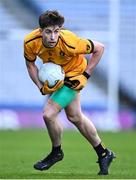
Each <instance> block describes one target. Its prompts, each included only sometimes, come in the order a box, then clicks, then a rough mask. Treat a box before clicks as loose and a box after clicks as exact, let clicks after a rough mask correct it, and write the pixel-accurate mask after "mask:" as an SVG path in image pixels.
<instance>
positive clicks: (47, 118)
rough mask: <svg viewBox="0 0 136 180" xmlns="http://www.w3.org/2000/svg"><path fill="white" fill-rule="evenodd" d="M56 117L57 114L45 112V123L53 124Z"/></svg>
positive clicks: (49, 111)
mask: <svg viewBox="0 0 136 180" xmlns="http://www.w3.org/2000/svg"><path fill="white" fill-rule="evenodd" d="M54 117H55V113H54V112H53V111H52V110H46V109H45V110H44V112H43V119H44V122H45V123H48V122H52V121H53V119H54Z"/></svg>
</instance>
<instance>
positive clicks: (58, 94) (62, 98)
mask: <svg viewBox="0 0 136 180" xmlns="http://www.w3.org/2000/svg"><path fill="white" fill-rule="evenodd" d="M76 94H77V91H75V90H73V89H71V88H69V87H67V86H65V85H64V86H63V87H61V88H60V89H58V90H57V91H55V92H54V93H53V94H52V95H51V96H50V99H51V100H53V101H54V102H55V103H57V104H58V105H59V106H60V107H61V108H65V107H66V106H67V105H69V104H70V103H71V102H72V101H73V100H74V99H75V97H76Z"/></svg>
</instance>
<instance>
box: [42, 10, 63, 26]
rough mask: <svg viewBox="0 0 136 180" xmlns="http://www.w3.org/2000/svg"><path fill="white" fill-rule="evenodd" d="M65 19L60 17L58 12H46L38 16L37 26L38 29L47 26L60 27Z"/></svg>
mask: <svg viewBox="0 0 136 180" xmlns="http://www.w3.org/2000/svg"><path fill="white" fill-rule="evenodd" d="M64 21H65V19H64V17H63V16H62V15H60V14H59V12H58V11H56V10H53V11H46V12H44V13H43V14H41V15H40V16H39V26H40V28H42V29H43V28H45V27H48V26H55V25H58V26H59V27H61V26H62V25H63V23H64Z"/></svg>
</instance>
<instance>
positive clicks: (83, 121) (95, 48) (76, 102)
mask: <svg viewBox="0 0 136 180" xmlns="http://www.w3.org/2000/svg"><path fill="white" fill-rule="evenodd" d="M63 23H64V17H63V16H62V15H60V14H59V13H58V12H57V11H46V12H45V13H43V14H41V15H40V17H39V25H40V28H38V29H36V30H34V31H32V32H31V33H30V34H28V35H27V36H26V37H25V40H24V56H25V60H26V67H27V70H28V73H29V75H30V77H31V79H32V80H33V82H34V83H35V84H36V85H37V87H38V88H39V90H40V92H41V93H42V95H46V94H51V96H50V97H49V99H48V102H47V104H46V107H45V108H44V111H43V119H44V121H45V124H46V127H47V129H48V133H49V136H50V139H51V142H52V150H51V152H50V154H49V155H48V156H47V157H45V158H44V159H43V160H41V161H39V162H37V163H36V164H34V168H35V169H37V170H47V169H49V168H50V167H51V166H52V165H54V164H55V163H56V162H58V161H60V160H62V159H63V157H64V154H63V151H62V147H61V134H62V127H61V125H60V124H59V122H58V120H57V115H58V114H59V112H60V111H61V110H62V109H64V110H65V113H66V116H67V118H68V120H69V121H71V122H72V123H73V124H74V125H75V126H76V127H77V128H78V129H79V131H80V133H81V134H82V135H83V136H84V137H85V138H86V139H87V140H88V141H89V143H90V144H91V145H92V146H93V148H94V150H95V151H96V153H97V155H98V164H99V167H100V171H99V172H98V174H99V175H107V174H108V168H109V165H110V163H111V162H112V160H113V158H115V155H114V153H113V152H112V151H110V150H109V149H107V148H105V147H104V146H103V145H102V142H101V139H100V137H99V136H98V134H97V130H96V128H95V127H94V125H93V124H92V122H91V121H90V120H89V119H88V118H87V117H86V116H85V115H84V114H83V112H82V111H81V106H80V90H82V88H84V87H85V85H86V83H87V80H88V78H89V77H90V76H91V74H92V72H93V70H94V68H95V67H96V65H97V64H98V62H99V60H100V59H101V57H102V54H103V51H104V47H103V44H101V43H99V42H92V41H91V40H87V39H82V38H80V37H78V36H77V35H75V34H74V33H72V32H71V31H68V30H65V29H62V25H63ZM84 54H91V57H90V61H89V62H88V65H87V60H86V59H85V57H84ZM37 56H38V57H40V58H41V59H42V61H43V63H46V62H54V63H56V64H59V65H61V66H62V67H63V69H64V71H65V75H66V77H65V80H64V81H59V82H58V83H57V84H56V85H55V86H54V87H53V88H49V87H48V82H45V83H44V84H42V83H41V82H40V81H39V79H38V75H37V72H38V68H37V66H36V65H35V61H36V57H37Z"/></svg>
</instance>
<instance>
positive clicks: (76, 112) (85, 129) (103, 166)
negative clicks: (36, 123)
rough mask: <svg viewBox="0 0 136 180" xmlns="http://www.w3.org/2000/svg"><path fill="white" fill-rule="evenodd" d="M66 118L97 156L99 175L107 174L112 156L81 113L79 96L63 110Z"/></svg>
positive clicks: (90, 123)
mask: <svg viewBox="0 0 136 180" xmlns="http://www.w3.org/2000/svg"><path fill="white" fill-rule="evenodd" d="M65 112H66V115H67V118H68V119H69V120H70V121H71V122H72V123H73V124H74V125H75V126H76V127H77V128H78V129H79V131H80V132H81V134H82V135H83V136H84V137H85V138H86V139H87V140H88V141H89V142H90V143H91V145H92V146H93V148H94V149H95V151H96V153H97V155H98V163H99V166H100V172H99V173H98V174H100V175H106V174H108V168H109V165H110V163H111V162H112V160H113V158H114V154H113V153H112V152H111V151H109V150H108V149H107V148H105V147H104V146H103V145H102V143H101V139H100V137H99V135H98V133H97V130H96V128H95V126H94V125H93V123H92V122H91V121H90V120H89V119H88V118H87V117H86V116H85V115H84V114H83V113H82V111H81V106H80V95H79V93H78V94H77V96H76V98H75V99H74V100H73V101H72V102H71V103H70V104H69V105H68V106H67V107H66V108H65Z"/></svg>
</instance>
